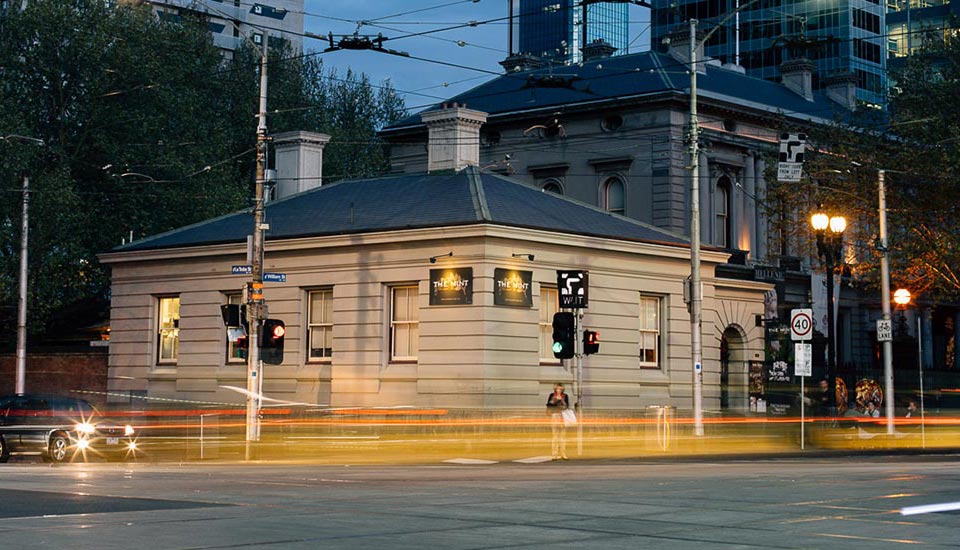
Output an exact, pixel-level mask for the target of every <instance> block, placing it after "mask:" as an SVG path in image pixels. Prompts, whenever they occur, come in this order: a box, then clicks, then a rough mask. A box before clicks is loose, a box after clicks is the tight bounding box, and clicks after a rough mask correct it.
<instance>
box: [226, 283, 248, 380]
mask: <svg viewBox="0 0 960 550" xmlns="http://www.w3.org/2000/svg"><path fill="white" fill-rule="evenodd" d="M227 303H228V304H230V305H234V304H237V305H239V306H240V307H244V306H243V294H241V293H239V292H238V293H236V294H227ZM246 341H248V342H249V340H246ZM246 362H247V349H246V347H245V346H244V345H243V341H240V342H231V341H230V337H229V334H228V335H227V363H246Z"/></svg>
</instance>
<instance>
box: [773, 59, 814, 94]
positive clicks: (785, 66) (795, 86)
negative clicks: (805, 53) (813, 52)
mask: <svg viewBox="0 0 960 550" xmlns="http://www.w3.org/2000/svg"><path fill="white" fill-rule="evenodd" d="M814 69H816V66H815V65H814V64H813V62H812V61H810V60H809V59H804V58H800V59H792V60H790V61H784V62H783V63H781V64H780V74H781V76H782V78H781V82H783V85H784V86H786V87H787V89H789V90H790V91H792V92H794V93H795V94H797V95H799V96H800V97H802V98H803V99H806V100H807V101H813V71H814Z"/></svg>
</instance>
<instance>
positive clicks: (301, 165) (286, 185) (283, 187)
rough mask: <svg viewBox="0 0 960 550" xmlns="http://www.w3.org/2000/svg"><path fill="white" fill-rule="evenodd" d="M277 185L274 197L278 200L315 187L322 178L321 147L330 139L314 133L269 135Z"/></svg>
mask: <svg viewBox="0 0 960 550" xmlns="http://www.w3.org/2000/svg"><path fill="white" fill-rule="evenodd" d="M272 141H273V146H274V151H275V157H274V163H273V165H274V166H275V167H276V171H277V184H276V188H275V194H274V198H277V199H282V198H284V197H289V196H290V195H296V194H297V193H302V192H304V191H307V190H309V189H313V188H315V187H320V185H321V184H322V183H323V182H322V176H323V146H324V145H326V144H327V142H329V141H330V136H328V135H326V134H317V133H314V132H304V131H302V130H301V131H295V132H283V133H280V134H274V135H273V140H272Z"/></svg>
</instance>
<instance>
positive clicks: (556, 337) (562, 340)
mask: <svg viewBox="0 0 960 550" xmlns="http://www.w3.org/2000/svg"><path fill="white" fill-rule="evenodd" d="M576 338H577V328H576V321H575V320H574V318H573V314H572V313H570V312H568V311H561V312H558V313H554V314H553V356H554V357H556V358H557V359H570V358H571V357H573V354H574V349H573V348H574V344H575V343H576Z"/></svg>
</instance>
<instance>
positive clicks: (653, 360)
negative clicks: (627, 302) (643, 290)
mask: <svg viewBox="0 0 960 550" xmlns="http://www.w3.org/2000/svg"><path fill="white" fill-rule="evenodd" d="M640 366H641V367H647V368H659V367H660V298H658V297H655V296H641V297H640Z"/></svg>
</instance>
